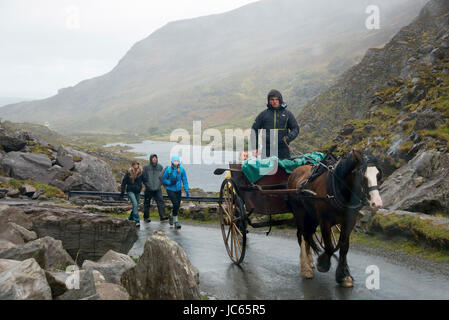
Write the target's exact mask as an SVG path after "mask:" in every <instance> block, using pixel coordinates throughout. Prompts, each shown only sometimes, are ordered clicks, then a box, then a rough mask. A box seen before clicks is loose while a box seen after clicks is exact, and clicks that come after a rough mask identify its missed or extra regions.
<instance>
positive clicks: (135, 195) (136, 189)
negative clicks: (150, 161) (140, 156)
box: [121, 161, 143, 227]
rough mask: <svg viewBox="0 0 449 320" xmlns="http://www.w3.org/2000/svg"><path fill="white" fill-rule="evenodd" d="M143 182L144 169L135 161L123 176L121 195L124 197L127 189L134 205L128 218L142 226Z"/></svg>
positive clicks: (137, 225)
mask: <svg viewBox="0 0 449 320" xmlns="http://www.w3.org/2000/svg"><path fill="white" fill-rule="evenodd" d="M142 182H143V170H142V168H141V167H140V164H139V163H138V162H136V161H134V162H133V163H132V166H131V168H129V169H128V170H127V171H126V174H125V177H123V180H122V192H121V195H122V197H123V196H124V195H125V191H126V192H127V194H128V198H129V200H130V201H131V203H132V205H133V209H132V211H131V214H130V216H129V218H128V219H129V220H131V221H134V222H136V227H140V216H139V199H140V192H141V191H142Z"/></svg>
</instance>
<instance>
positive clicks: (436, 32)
mask: <svg viewBox="0 0 449 320" xmlns="http://www.w3.org/2000/svg"><path fill="white" fill-rule="evenodd" d="M297 119H298V122H299V124H300V127H301V129H300V136H299V137H298V139H297V140H296V141H295V144H294V147H295V148H296V149H297V150H301V151H302V152H304V151H310V150H315V149H323V150H325V149H327V148H329V147H330V146H331V145H337V146H338V151H337V153H342V154H343V153H346V152H348V151H349V150H351V149H354V148H355V149H358V150H369V151H371V152H373V153H374V154H376V155H377V156H379V157H380V158H381V159H382V160H383V162H384V166H385V168H386V171H387V172H386V173H387V174H388V173H391V172H392V171H393V170H394V169H396V168H398V167H400V166H402V165H403V164H404V163H405V162H407V161H408V160H410V159H411V158H413V157H414V156H415V155H416V154H417V152H419V151H420V150H423V149H439V150H441V151H445V152H447V150H448V148H449V120H448V119H449V1H445V0H432V1H430V2H429V3H428V4H427V5H426V6H425V7H424V8H423V10H422V11H421V13H420V15H419V16H418V17H417V18H416V19H415V20H414V21H413V22H412V23H411V24H410V25H408V26H407V27H404V28H403V29H401V31H400V32H399V33H398V34H397V35H395V36H394V37H393V39H392V40H391V41H390V42H389V43H388V44H386V45H385V47H384V48H382V49H371V50H369V51H368V53H367V54H366V55H365V57H364V58H363V60H362V62H361V63H360V64H358V65H356V66H354V67H353V68H351V69H350V70H348V71H347V72H345V73H344V74H343V76H342V77H341V78H340V79H339V80H338V81H337V83H336V84H335V85H334V86H332V87H331V88H330V89H329V90H327V91H326V92H324V93H323V94H321V95H320V96H318V97H317V98H316V99H314V100H313V101H311V102H310V103H309V104H308V105H307V106H306V107H305V108H304V110H303V111H302V112H300V114H299V116H298V118H297Z"/></svg>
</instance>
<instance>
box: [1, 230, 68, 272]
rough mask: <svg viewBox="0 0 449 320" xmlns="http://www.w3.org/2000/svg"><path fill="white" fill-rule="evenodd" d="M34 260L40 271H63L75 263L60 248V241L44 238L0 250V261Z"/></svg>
mask: <svg viewBox="0 0 449 320" xmlns="http://www.w3.org/2000/svg"><path fill="white" fill-rule="evenodd" d="M30 258H34V259H35V260H36V262H37V263H38V264H39V266H40V267H41V268H42V269H45V270H57V269H59V270H61V269H62V270H65V268H66V267H67V266H70V265H74V264H75V262H74V261H73V259H72V258H71V257H70V255H69V254H68V253H67V251H65V250H64V248H63V247H62V242H61V241H60V240H55V239H53V238H51V237H44V238H40V239H37V240H34V241H31V242H29V243H27V244H25V245H23V246H14V247H10V248H7V249H3V250H0V259H11V260H18V261H23V260H26V259H30Z"/></svg>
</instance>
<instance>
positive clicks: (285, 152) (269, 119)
mask: <svg viewBox="0 0 449 320" xmlns="http://www.w3.org/2000/svg"><path fill="white" fill-rule="evenodd" d="M267 100H268V104H267V109H266V110H264V111H262V112H261V113H260V114H259V115H258V116H257V118H256V120H255V121H254V124H253V126H252V130H251V146H252V147H253V148H254V147H255V149H254V150H253V156H255V157H257V156H258V155H259V146H258V142H259V130H263V134H262V135H263V141H265V145H264V146H263V154H262V158H268V157H270V156H275V155H276V148H277V151H278V153H277V156H278V158H279V159H281V160H282V159H290V157H291V155H290V149H289V146H288V145H289V144H290V142H292V141H293V140H295V139H296V137H297V136H298V134H299V127H298V122H297V121H296V119H295V116H294V115H293V114H292V113H291V112H290V111H289V110H287V104H286V103H285V102H284V100H283V99H282V94H281V93H280V92H279V91H278V90H271V91H270V92H269V93H268V97H267ZM276 133H277V139H274V141H273V142H272V143H270V138H272V137H276Z"/></svg>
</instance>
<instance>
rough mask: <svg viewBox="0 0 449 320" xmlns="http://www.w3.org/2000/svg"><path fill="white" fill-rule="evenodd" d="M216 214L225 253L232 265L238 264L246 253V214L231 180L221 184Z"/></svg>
mask: <svg viewBox="0 0 449 320" xmlns="http://www.w3.org/2000/svg"><path fill="white" fill-rule="evenodd" d="M218 212H219V216H220V224H221V232H222V234H223V240H224V243H225V247H226V251H227V252H228V255H229V257H230V258H231V260H232V261H233V262H234V263H236V264H240V263H241V262H242V261H243V259H244V258H245V251H246V214H245V208H244V205H243V200H242V199H241V198H240V197H239V195H238V194H237V187H236V185H235V183H234V181H233V180H232V179H226V180H224V181H223V183H222V184H221V189H220V198H219V200H218Z"/></svg>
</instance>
